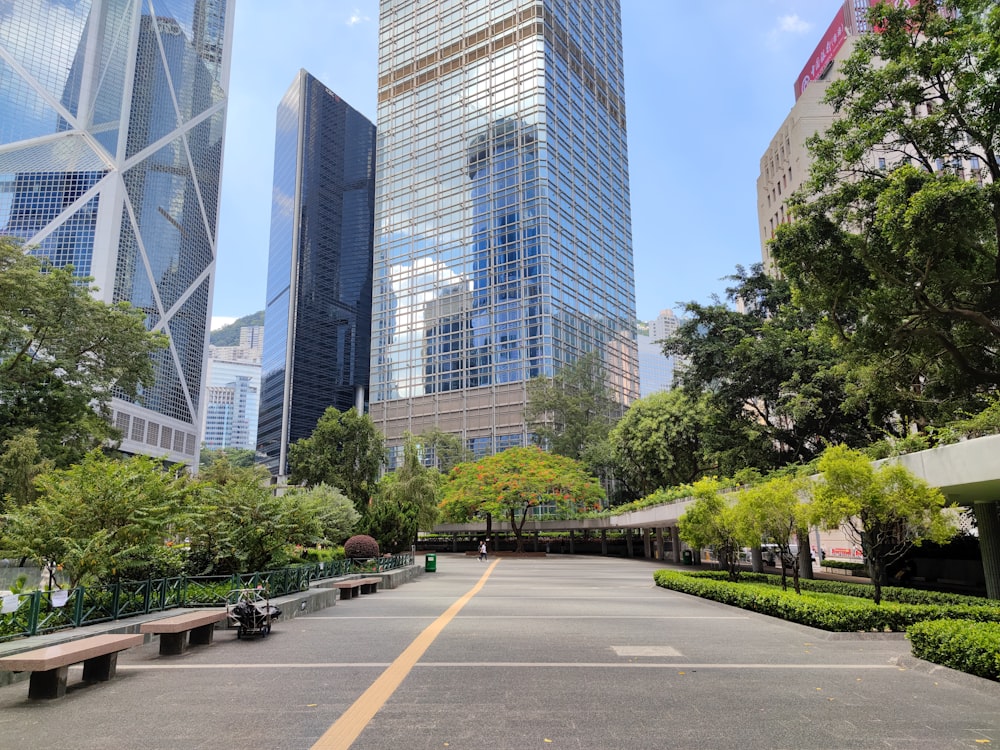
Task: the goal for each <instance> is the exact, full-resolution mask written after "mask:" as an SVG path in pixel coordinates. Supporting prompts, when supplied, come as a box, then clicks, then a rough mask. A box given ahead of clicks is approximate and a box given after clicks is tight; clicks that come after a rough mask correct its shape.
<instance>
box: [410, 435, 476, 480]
mask: <svg viewBox="0 0 1000 750" xmlns="http://www.w3.org/2000/svg"><path fill="white" fill-rule="evenodd" d="M417 442H418V443H419V444H420V446H421V447H422V448H423V450H424V451H426V452H427V454H428V455H429V456H430V458H431V460H432V461H433V463H432V466H435V467H436V468H437V470H438V471H440V472H441V473H442V474H447V473H448V472H449V471H451V470H452V469H453V468H454V467H455V466H457V465H458V464H463V463H465V462H467V461H471V460H473V458H475V456H474V455H473V453H472V451H470V450H469V449H468V448H466V447H465V446H464V445H463V444H462V438H461V437H459V436H458V435H455V434H452V433H450V432H443V431H442V430H440V429H439V428H437V427H431V428H430V429H429V430H425V431H424V432H422V433H420V435H419V436H418V437H417Z"/></svg>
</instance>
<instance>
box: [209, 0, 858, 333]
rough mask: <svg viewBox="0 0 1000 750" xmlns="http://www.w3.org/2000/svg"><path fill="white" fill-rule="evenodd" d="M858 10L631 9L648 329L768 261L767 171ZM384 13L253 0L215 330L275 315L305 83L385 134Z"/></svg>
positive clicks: (639, 253) (243, 23)
mask: <svg viewBox="0 0 1000 750" xmlns="http://www.w3.org/2000/svg"><path fill="white" fill-rule="evenodd" d="M841 7H843V0H715V1H714V2H713V1H710V0H694V1H693V2H682V0H622V27H623V35H624V45H625V91H626V112H627V117H628V141H629V165H630V168H629V173H630V181H631V196H632V244H633V250H634V255H635V275H636V306H637V316H638V318H639V319H640V320H649V319H651V318H655V317H656V315H657V314H658V313H659V311H660V310H663V309H665V308H675V309H676V308H678V307H679V306H680V305H682V304H683V303H684V302H687V301H689V300H696V301H699V302H708V301H709V300H710V298H711V296H712V295H713V294H719V295H722V293H723V290H724V289H725V287H726V282H725V280H724V279H723V277H725V276H727V275H729V274H731V273H732V272H733V270H734V269H735V267H736V265H737V264H743V265H749V264H751V263H755V262H757V261H759V260H760V243H759V241H758V230H757V209H756V180H757V175H758V172H759V171H760V157H761V155H762V154H763V152H764V150H765V149H766V148H767V146H768V144H769V143H770V141H771V138H772V137H773V136H774V133H775V131H776V130H777V128H778V126H779V125H780V124H781V123H782V121H783V120H784V119H785V117H786V115H787V114H788V111H789V109H790V108H791V106H792V104H793V103H794V94H793V90H792V86H793V83H794V81H795V78H796V76H797V75H798V73H799V71H800V70H801V69H802V67H803V66H804V65H805V63H806V61H807V60H808V59H809V56H810V55H811V53H812V51H813V49H814V48H815V47H816V45H817V44H818V42H819V40H820V38H821V37H822V35H823V32H824V31H825V30H826V27H827V26H828V25H829V23H830V21H831V20H832V19H833V17H834V15H835V13H837V12H838V9H839V8H841ZM377 55H378V2H377V0H363V1H360V0H322V1H318V0H282V1H281V2H274V0H239V2H238V3H237V4H236V21H235V36H234V46H233V59H232V72H231V75H230V99H229V114H228V124H227V132H226V150H225V157H224V165H223V181H222V207H221V216H220V224H219V250H218V263H217V275H216V280H215V301H214V306H213V315H214V316H215V317H218V318H234V317H238V316H241V315H246V314H249V313H252V312H255V311H257V310H261V309H263V308H264V287H265V282H266V278H267V250H268V233H269V225H270V214H271V205H270V200H271V177H272V170H273V163H274V120H275V111H276V108H277V105H278V101H279V100H280V98H281V96H282V95H283V94H284V92H285V91H286V90H287V88H288V87H289V85H291V83H292V80H293V79H294V77H295V74H296V73H297V72H298V70H299V68H305V69H306V70H308V71H309V72H310V73H312V74H313V75H314V76H316V77H317V78H319V79H320V80H321V81H322V82H323V83H325V84H326V85H327V86H328V87H329V88H331V89H332V90H333V91H335V92H337V94H338V95H340V96H341V98H343V99H344V100H345V101H347V102H348V103H349V104H350V105H351V106H353V107H354V108H355V109H357V110H359V111H360V112H362V113H363V114H365V115H366V116H367V117H368V118H369V119H371V120H372V121H373V122H374V121H375V115H376V108H375V102H376V91H375V87H376V79H377V75H378V59H377Z"/></svg>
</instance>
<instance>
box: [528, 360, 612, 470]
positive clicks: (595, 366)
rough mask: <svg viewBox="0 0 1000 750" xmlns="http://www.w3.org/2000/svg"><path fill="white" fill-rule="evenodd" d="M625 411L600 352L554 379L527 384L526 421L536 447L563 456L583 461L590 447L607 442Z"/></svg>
mask: <svg viewBox="0 0 1000 750" xmlns="http://www.w3.org/2000/svg"><path fill="white" fill-rule="evenodd" d="M622 411H623V408H622V406H621V404H619V403H618V402H616V401H615V400H614V398H612V396H611V393H610V391H609V389H608V386H607V378H606V375H605V371H604V366H603V365H602V363H601V358H600V355H599V354H598V353H597V352H591V353H590V354H586V355H584V356H582V357H580V358H579V359H578V360H576V362H574V363H573V364H571V365H568V366H567V367H565V368H564V369H563V370H562V371H560V372H559V373H558V374H557V375H555V377H552V378H532V379H531V380H529V381H528V405H527V406H526V407H525V411H524V414H525V420H526V421H527V423H528V425H529V426H530V427H531V429H532V431H533V433H534V435H535V438H534V439H535V442H536V444H537V445H539V446H541V447H542V448H545V449H547V450H549V451H551V452H552V453H556V454H558V455H560V456H566V457H567V458H574V459H582V458H583V457H584V455H585V453H586V451H587V449H588V448H589V447H591V446H593V445H596V444H598V443H601V442H602V441H604V440H606V439H607V437H608V433H609V432H610V431H611V428H612V427H613V426H614V424H615V422H617V420H618V418H619V417H620V416H621V414H622Z"/></svg>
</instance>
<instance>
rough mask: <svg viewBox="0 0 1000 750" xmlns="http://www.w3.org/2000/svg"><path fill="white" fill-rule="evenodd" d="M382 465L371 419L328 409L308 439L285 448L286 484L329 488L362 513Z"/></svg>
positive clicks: (381, 448) (381, 445)
mask: <svg viewBox="0 0 1000 750" xmlns="http://www.w3.org/2000/svg"><path fill="white" fill-rule="evenodd" d="M384 462H385V440H384V438H383V437H382V433H380V432H379V431H378V430H377V429H376V427H375V424H374V423H373V422H372V420H371V417H369V416H368V415H367V414H358V412H357V410H356V409H354V408H353V407H352V408H350V409H348V410H347V411H345V412H341V411H338V410H337V409H336V408H335V407H332V406H331V407H330V408H328V409H327V410H326V412H325V413H324V414H323V416H322V417H320V418H319V422H318V423H317V424H316V429H315V430H313V432H312V435H310V436H309V437H307V438H302V439H301V440H297V441H296V442H294V443H292V444H291V445H290V446H289V449H288V464H289V468H290V475H289V483H290V484H299V483H300V482H305V483H307V484H320V483H325V484H329V485H331V486H333V487H336V488H337V489H339V490H340V491H341V492H343V493H344V494H345V495H347V496H348V497H349V498H351V500H352V501H353V502H354V506H355V507H356V508H357V509H358V511H359V512H361V513H364V512H365V509H366V508H367V507H368V502H369V500H371V498H372V494H373V493H374V491H375V483H376V481H377V480H378V473H379V470H380V469H381V467H382V464H383V463H384Z"/></svg>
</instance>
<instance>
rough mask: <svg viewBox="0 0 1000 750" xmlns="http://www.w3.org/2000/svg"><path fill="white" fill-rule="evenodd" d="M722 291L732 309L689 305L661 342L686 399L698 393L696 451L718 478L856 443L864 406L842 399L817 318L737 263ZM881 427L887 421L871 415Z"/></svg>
mask: <svg viewBox="0 0 1000 750" xmlns="http://www.w3.org/2000/svg"><path fill="white" fill-rule="evenodd" d="M729 279H730V281H732V282H733V284H732V286H730V287H729V288H728V289H727V290H726V295H727V298H728V300H729V301H730V302H736V301H742V303H743V308H744V312H737V311H736V310H734V309H732V308H731V307H729V306H727V305H725V304H722V303H721V302H719V301H718V300H716V302H715V303H714V304H711V305H701V304H698V303H695V302H690V303H688V304H687V306H686V310H687V314H686V316H685V320H684V322H683V323H681V325H680V326H679V327H678V329H677V331H676V333H675V334H674V335H673V336H672V337H670V338H669V339H667V341H666V342H665V344H664V353H665V354H666V355H668V356H669V355H676V356H678V357H682V358H683V361H684V367H683V368H681V370H680V376H679V379H680V383H681V384H682V386H683V388H684V390H685V391H687V392H688V393H690V394H691V395H692V398H693V397H695V396H697V395H700V394H706V418H705V420H704V423H703V428H702V430H701V441H702V444H703V446H704V447H703V450H704V452H705V454H706V456H707V457H708V458H709V460H710V461H711V462H712V463H714V464H716V466H717V470H718V471H719V472H720V473H723V474H727V475H731V474H734V473H735V472H737V471H739V470H741V469H743V468H745V467H747V466H752V467H755V468H758V469H761V470H764V471H766V470H768V469H773V468H779V467H781V466H785V465H787V464H791V463H808V462H809V461H811V460H812V459H813V458H815V457H816V456H817V455H819V453H820V452H821V451H822V449H823V446H824V445H825V444H827V443H829V442H844V443H848V444H850V445H864V444H867V443H868V442H870V441H871V440H872V439H873V438H874V437H875V436H877V435H880V433H879V432H878V431H877V430H875V429H873V428H872V427H870V426H869V425H870V421H869V413H868V412H869V411H872V412H874V411H875V410H874V409H872V410H869V408H868V404H866V403H862V404H853V403H849V402H848V398H847V392H846V380H845V377H844V373H843V372H842V368H841V367H840V363H839V360H838V358H837V354H836V351H835V350H834V348H833V346H832V345H831V343H830V340H829V337H826V336H823V335H820V334H819V333H818V332H817V331H816V330H815V328H814V326H815V323H816V321H817V317H816V316H815V315H812V314H809V313H807V312H805V311H803V310H802V309H801V308H800V307H798V306H797V305H796V304H794V301H793V299H792V295H791V293H790V290H789V287H788V284H787V283H786V282H785V281H783V280H782V279H778V278H773V277H771V276H769V275H767V274H766V273H764V269H763V266H761V264H755V265H753V266H752V267H751V268H750V270H749V271H747V270H745V269H744V268H743V267H742V266H738V267H737V269H736V273H735V274H734V275H733V276H730V277H729ZM871 419H873V420H876V424H878V425H879V427H880V428H882V429H888V427H889V426H890V421H889V419H888V417H887V416H886V415H885V414H884V413H882V414H875V413H873V414H871Z"/></svg>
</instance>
